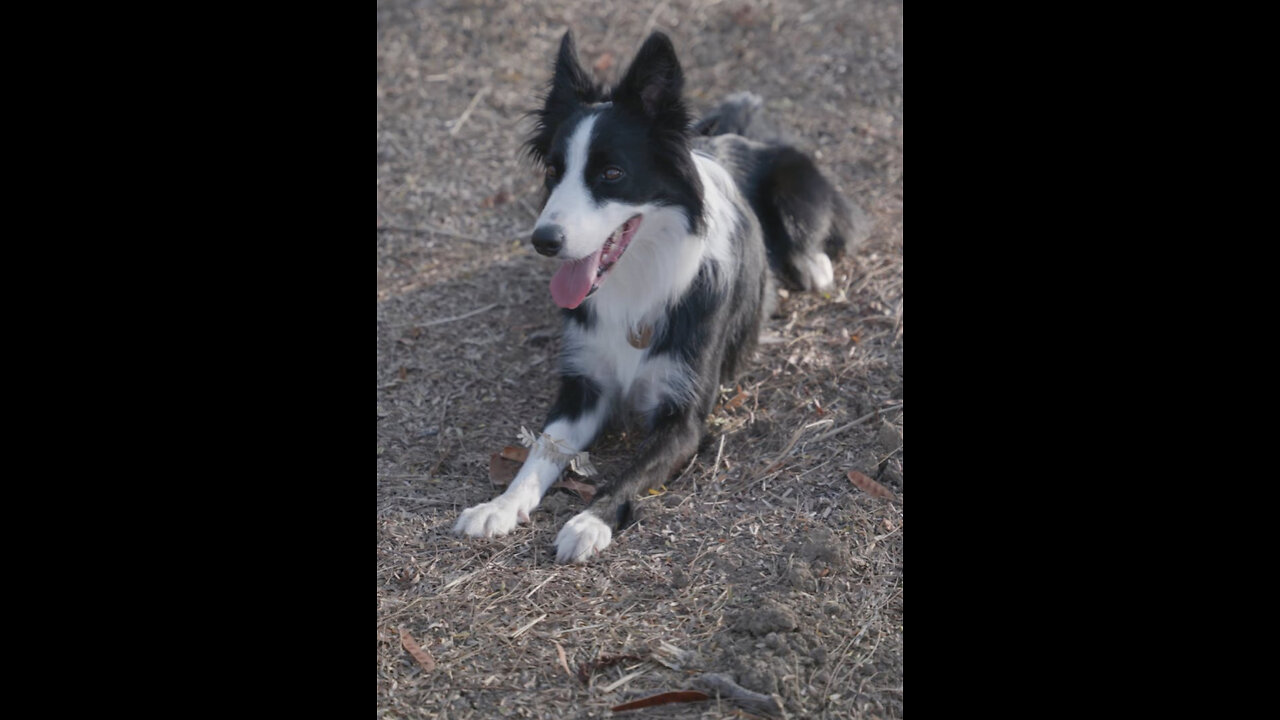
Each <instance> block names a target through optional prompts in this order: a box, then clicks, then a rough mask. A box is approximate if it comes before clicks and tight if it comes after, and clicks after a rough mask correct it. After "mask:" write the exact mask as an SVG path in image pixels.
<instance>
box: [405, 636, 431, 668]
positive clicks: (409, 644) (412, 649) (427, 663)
mask: <svg viewBox="0 0 1280 720" xmlns="http://www.w3.org/2000/svg"><path fill="white" fill-rule="evenodd" d="M400 645H401V647H403V648H404V649H405V650H408V651H409V654H410V655H412V656H413V659H414V660H417V661H418V664H419V665H421V666H422V671H423V672H431V671H432V670H435V669H436V661H435V658H433V657H431V653H429V652H427V651H426V650H423V649H422V646H421V645H419V644H418V642H417V641H416V640H414V639H413V636H412V635H410V634H409V631H408V630H405V629H404V628H400Z"/></svg>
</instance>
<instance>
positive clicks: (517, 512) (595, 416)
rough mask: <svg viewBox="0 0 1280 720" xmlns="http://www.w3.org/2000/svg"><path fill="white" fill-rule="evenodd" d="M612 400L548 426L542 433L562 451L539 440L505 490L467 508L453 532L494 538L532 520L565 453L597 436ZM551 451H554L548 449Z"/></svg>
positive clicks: (563, 460) (579, 447) (603, 401)
mask: <svg viewBox="0 0 1280 720" xmlns="http://www.w3.org/2000/svg"><path fill="white" fill-rule="evenodd" d="M608 408H609V403H608V402H607V401H606V400H604V399H601V401H600V402H598V403H596V407H595V408H593V409H592V411H591V412H588V413H585V414H583V415H580V416H578V417H577V418H576V419H574V420H568V419H564V418H561V419H559V420H556V421H554V422H552V423H551V424H549V425H547V427H546V429H544V430H543V433H544V434H546V435H549V436H550V437H551V438H552V439H554V440H555V441H556V443H557V445H558V446H559V450H560V451H562V452H559V451H553V450H554V449H553V448H550V447H548V446H547V444H546V443H545V442H543V441H539V442H538V443H537V444H536V445H534V446H533V448H532V449H531V450H530V451H529V458H528V459H527V460H525V463H524V465H522V466H521V467H520V472H519V473H518V474H517V475H516V477H515V479H514V480H512V481H511V484H510V485H509V486H507V490H506V492H504V493H502V494H501V495H499V496H498V497H496V498H494V499H493V500H490V501H489V502H486V503H480V504H479V505H476V506H475V507H472V508H468V509H467V510H464V511H463V512H462V515H461V516H459V517H458V522H457V523H455V524H454V526H453V531H454V533H456V534H459V535H469V536H471V537H481V536H483V537H495V536H499V535H506V534H507V533H509V532H511V531H512V530H513V529H514V528H515V526H516V523H517V522H524V521H526V520H528V519H529V513H531V512H533V509H534V508H536V507H538V503H539V502H542V496H543V495H545V494H546V492H547V488H549V487H551V485H552V484H553V483H555V481H556V479H557V478H559V477H560V472H561V471H562V470H564V466H565V464H566V463H567V462H568V459H567V458H566V457H565V456H564V453H577V452H581V451H582V450H583V449H584V448H586V446H587V443H588V442H590V441H591V438H593V437H595V434H596V431H598V430H599V429H600V425H601V424H603V422H604V420H605V417H606V416H607V413H608ZM549 451H551V452H549Z"/></svg>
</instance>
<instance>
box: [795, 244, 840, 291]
mask: <svg viewBox="0 0 1280 720" xmlns="http://www.w3.org/2000/svg"><path fill="white" fill-rule="evenodd" d="M800 262H803V263H805V264H806V265H808V269H809V277H812V278H813V289H814V290H830V289H831V284H832V282H834V281H835V278H836V272H835V269H834V268H832V267H831V258H829V257H827V254H826V253H824V252H820V253H814V254H813V255H806V256H804V257H803V258H801V260H800Z"/></svg>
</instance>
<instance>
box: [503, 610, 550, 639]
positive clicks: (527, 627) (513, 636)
mask: <svg viewBox="0 0 1280 720" xmlns="http://www.w3.org/2000/svg"><path fill="white" fill-rule="evenodd" d="M546 619H547V614H546V613H542V617H540V618H538V619H537V620H534V621H533V622H531V623H529V624H528V625H525V626H524V627H522V628H520V629H519V630H517V631H515V632H514V633H512V634H511V639H512V640H515V639H516V638H518V637H520V636H521V635H523V634H524V631H525V630H528V629H529V628H531V627H533V626H534V625H537V624H538V623H540V622H542V621H543V620H546Z"/></svg>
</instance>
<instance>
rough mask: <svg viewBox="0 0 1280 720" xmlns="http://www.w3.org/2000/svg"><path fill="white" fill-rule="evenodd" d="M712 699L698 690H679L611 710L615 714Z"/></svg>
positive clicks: (614, 707)
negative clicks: (655, 706)
mask: <svg viewBox="0 0 1280 720" xmlns="http://www.w3.org/2000/svg"><path fill="white" fill-rule="evenodd" d="M710 699H711V696H710V695H708V694H706V693H704V692H699V691H697V690H677V691H675V692H664V693H658V694H657V695H650V696H649V697H647V698H640V699H639V700H632V701H631V702H629V703H622V704H621V705H614V706H613V707H612V708H610V709H611V710H613V711H614V712H622V711H624V710H639V709H640V708H647V707H653V706H654V705H666V704H668V703H678V702H701V701H703V700H710Z"/></svg>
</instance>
